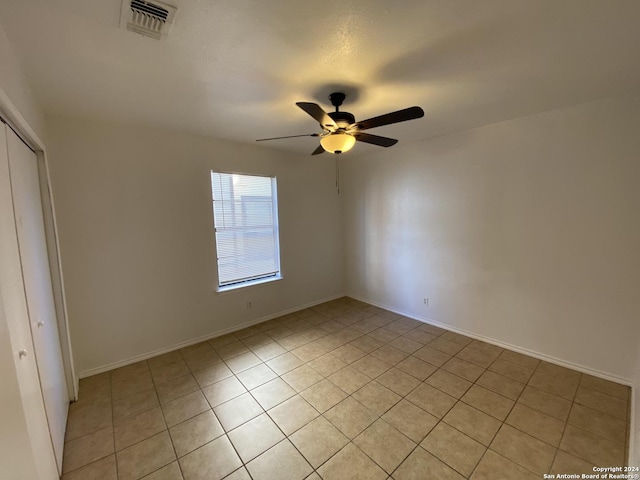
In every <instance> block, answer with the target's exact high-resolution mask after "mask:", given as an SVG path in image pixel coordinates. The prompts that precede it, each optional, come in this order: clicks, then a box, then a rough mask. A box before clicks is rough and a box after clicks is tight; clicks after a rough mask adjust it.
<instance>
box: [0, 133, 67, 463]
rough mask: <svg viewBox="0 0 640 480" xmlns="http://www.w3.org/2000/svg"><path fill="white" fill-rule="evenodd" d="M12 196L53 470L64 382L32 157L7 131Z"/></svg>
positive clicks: (64, 415)
mask: <svg viewBox="0 0 640 480" xmlns="http://www.w3.org/2000/svg"><path fill="white" fill-rule="evenodd" d="M7 143H8V153H9V168H10V178H11V191H12V194H13V205H14V214H15V221H16V230H17V235H18V245H19V248H20V261H21V264H22V275H23V279H24V286H25V294H26V298H27V307H28V313H29V322H30V328H31V333H32V336H33V345H34V349H35V354H36V361H37V365H38V373H39V376H40V386H41V388H42V395H43V397H44V405H45V411H46V413H47V422H48V424H49V430H50V432H51V439H52V443H53V448H54V451H55V456H56V461H57V463H58V468H59V469H60V468H61V466H62V449H63V446H64V432H65V425H66V423H67V413H68V408H69V395H68V390H67V385H66V380H65V373H64V367H63V363H62V353H61V349H60V339H59V336H58V325H57V322H56V310H55V305H54V301H53V289H52V286H51V273H50V271H49V260H48V256H47V245H46V238H45V231H44V218H43V215H42V202H41V197H40V183H39V180H38V160H37V157H36V155H35V154H34V153H33V152H32V151H31V150H30V149H29V148H27V146H26V145H25V144H24V143H22V141H21V140H20V139H19V138H18V137H17V136H16V135H15V134H14V133H13V132H12V131H11V130H7Z"/></svg>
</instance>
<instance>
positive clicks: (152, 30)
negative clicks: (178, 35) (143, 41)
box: [120, 0, 176, 39]
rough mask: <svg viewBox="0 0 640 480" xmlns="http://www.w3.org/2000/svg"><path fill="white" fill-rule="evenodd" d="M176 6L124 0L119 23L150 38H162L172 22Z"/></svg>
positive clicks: (139, 0) (155, 2)
mask: <svg viewBox="0 0 640 480" xmlns="http://www.w3.org/2000/svg"><path fill="white" fill-rule="evenodd" d="M175 13H176V8H175V7H172V6H171V5H167V4H165V3H162V2H157V1H153V2H148V1H146V0H124V1H123V2H122V14H121V18H120V25H121V26H126V28H127V30H130V31H132V32H136V33H139V34H141V35H146V36H147V37H152V38H156V39H159V38H162V37H163V36H165V35H166V34H167V32H168V31H169V28H170V27H171V25H172V24H173V19H174V17H175Z"/></svg>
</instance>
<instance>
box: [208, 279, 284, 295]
mask: <svg viewBox="0 0 640 480" xmlns="http://www.w3.org/2000/svg"><path fill="white" fill-rule="evenodd" d="M278 280H282V275H278V276H277V277H269V278H262V279H260V280H254V281H252V282H246V283H239V284H237V285H228V286H226V287H218V288H217V289H216V293H220V294H225V293H231V292H234V291H236V290H242V289H244V288H249V287H257V286H260V285H266V284H268V283H272V282H277V281H278Z"/></svg>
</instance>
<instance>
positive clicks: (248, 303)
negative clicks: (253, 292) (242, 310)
mask: <svg viewBox="0 0 640 480" xmlns="http://www.w3.org/2000/svg"><path fill="white" fill-rule="evenodd" d="M252 306H253V305H251V300H249V301H247V310H251V307H252Z"/></svg>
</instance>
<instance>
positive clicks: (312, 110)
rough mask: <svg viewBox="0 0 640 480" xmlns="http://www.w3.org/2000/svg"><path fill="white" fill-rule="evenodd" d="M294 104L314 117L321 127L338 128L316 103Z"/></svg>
mask: <svg viewBox="0 0 640 480" xmlns="http://www.w3.org/2000/svg"><path fill="white" fill-rule="evenodd" d="M296 105H297V106H299V107H300V108H301V109H302V110H304V111H305V112H307V113H308V114H309V115H311V116H312V117H313V118H315V119H316V121H317V122H318V123H319V124H320V125H322V127H323V128H338V126H337V125H336V122H334V121H333V119H332V118H331V117H330V116H329V115H328V114H327V112H325V111H324V110H323V109H322V107H321V106H320V105H318V104H317V103H309V102H297V103H296Z"/></svg>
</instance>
